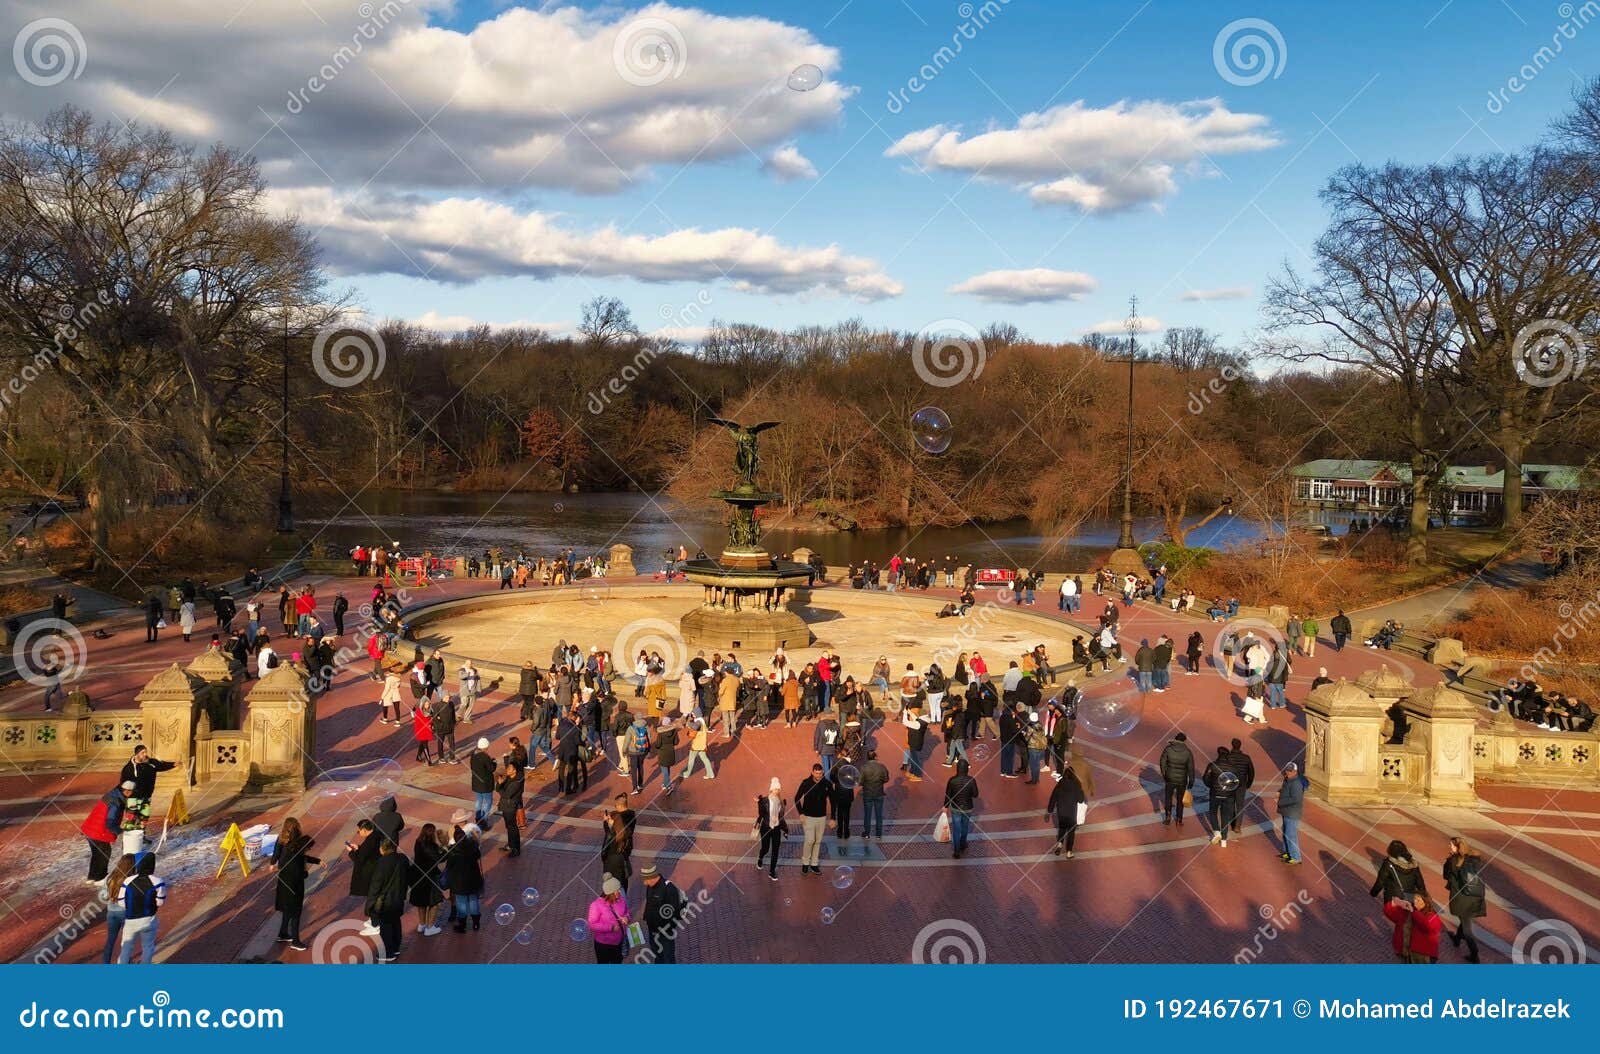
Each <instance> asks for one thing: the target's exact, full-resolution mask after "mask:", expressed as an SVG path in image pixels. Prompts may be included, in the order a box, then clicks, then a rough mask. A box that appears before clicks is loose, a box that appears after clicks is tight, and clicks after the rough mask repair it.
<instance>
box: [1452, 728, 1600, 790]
mask: <svg viewBox="0 0 1600 1054" xmlns="http://www.w3.org/2000/svg"><path fill="white" fill-rule="evenodd" d="M1472 765H1473V770H1474V774H1475V775H1476V777H1477V778H1478V779H1482V780H1492V781H1495V782H1504V783H1532V784H1550V783H1555V784H1563V785H1567V784H1574V783H1577V784H1582V785H1587V786H1591V787H1592V786H1596V785H1600V736H1596V735H1595V734H1594V733H1593V732H1551V731H1546V730H1544V729H1540V728H1534V727H1532V726H1530V725H1525V724H1519V723H1518V722H1516V721H1513V720H1512V719H1511V716H1510V715H1509V714H1507V713H1506V712H1505V711H1503V710H1502V711H1500V712H1498V713H1496V714H1495V715H1494V716H1493V717H1491V718H1489V719H1487V720H1484V721H1480V722H1479V723H1478V728H1477V729H1476V731H1475V732H1474V733H1473V736H1472Z"/></svg>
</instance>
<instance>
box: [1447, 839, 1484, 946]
mask: <svg viewBox="0 0 1600 1054" xmlns="http://www.w3.org/2000/svg"><path fill="white" fill-rule="evenodd" d="M1444 885H1445V889H1446V890H1447V891H1449V894H1450V914H1452V915H1454V916H1455V917H1456V928H1455V929H1454V930H1451V931H1450V943H1451V944H1452V945H1454V946H1455V947H1457V948H1459V947H1461V945H1462V943H1465V944H1466V946H1467V962H1469V963H1475V962H1478V961H1479V960H1478V938H1477V936H1476V935H1475V934H1474V933H1473V932H1472V920H1473V919H1481V918H1483V917H1484V916H1485V915H1487V914H1488V913H1489V912H1488V909H1487V907H1486V901H1487V900H1488V896H1489V890H1488V887H1487V886H1486V885H1485V884H1484V881H1483V858H1482V857H1480V856H1479V855H1478V854H1477V853H1474V852H1472V851H1471V850H1470V849H1468V848H1467V843H1466V841H1465V839H1462V838H1460V837H1459V836H1458V837H1455V838H1452V839H1450V852H1449V855H1447V856H1446V857H1445V861H1444Z"/></svg>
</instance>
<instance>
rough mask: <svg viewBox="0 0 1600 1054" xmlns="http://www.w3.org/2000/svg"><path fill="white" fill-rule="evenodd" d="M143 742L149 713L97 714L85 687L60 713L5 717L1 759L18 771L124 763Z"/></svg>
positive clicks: (0, 724) (107, 766)
mask: <svg viewBox="0 0 1600 1054" xmlns="http://www.w3.org/2000/svg"><path fill="white" fill-rule="evenodd" d="M143 741H144V718H143V715H141V714H139V713H138V712H137V711H133V712H128V711H120V712H119V711H109V712H106V713H95V712H94V711H93V710H91V709H89V703H88V697H87V696H85V695H83V693H81V692H75V693H73V696H72V698H71V699H69V700H68V702H67V704H66V705H65V706H63V707H62V708H61V710H60V711H58V712H56V713H50V714H6V715H4V716H3V717H0V763H3V764H4V766H5V767H7V768H10V769H12V770H28V769H38V768H53V767H58V766H59V767H63V768H65V767H73V768H89V769H101V768H105V769H112V768H118V767H120V766H121V765H122V763H123V762H125V761H127V760H128V755H129V754H130V753H131V752H132V750H133V747H134V745H135V744H136V743H141V742H143Z"/></svg>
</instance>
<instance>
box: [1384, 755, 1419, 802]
mask: <svg viewBox="0 0 1600 1054" xmlns="http://www.w3.org/2000/svg"><path fill="white" fill-rule="evenodd" d="M1427 770H1428V754H1427V751H1425V750H1423V749H1422V748H1421V747H1418V746H1412V745H1410V744H1408V743H1383V744H1380V745H1379V747H1378V788H1379V791H1380V792H1381V793H1382V794H1383V796H1384V798H1385V800H1387V801H1396V800H1405V799H1407V798H1421V797H1422V796H1423V791H1424V777H1425V775H1426V773H1427Z"/></svg>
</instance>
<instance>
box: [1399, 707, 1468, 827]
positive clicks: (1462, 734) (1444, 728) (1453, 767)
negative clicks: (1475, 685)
mask: <svg viewBox="0 0 1600 1054" xmlns="http://www.w3.org/2000/svg"><path fill="white" fill-rule="evenodd" d="M1404 705H1405V709H1406V715H1407V716H1408V717H1409V718H1411V727H1412V729H1413V730H1414V731H1413V734H1412V738H1411V739H1410V740H1409V742H1412V743H1415V744H1416V745H1418V746H1420V747H1422V749H1423V751H1424V755H1423V756H1424V757H1425V758H1426V764H1427V768H1426V769H1425V770H1424V772H1423V775H1422V787H1423V790H1424V791H1425V792H1426V793H1427V795H1428V801H1429V802H1430V803H1431V804H1433V805H1476V804H1477V803H1478V795H1477V792H1476V791H1475V790H1474V789H1473V786H1474V785H1473V776H1472V734H1473V732H1474V731H1476V729H1477V726H1478V721H1477V708H1476V707H1474V706H1473V705H1472V703H1471V702H1470V701H1468V699H1467V697H1466V696H1464V695H1462V694H1461V693H1460V692H1458V691H1456V690H1455V689H1453V688H1448V687H1446V686H1445V685H1442V684H1436V685H1432V686H1430V687H1428V688H1424V689H1422V690H1421V691H1420V692H1416V693H1414V694H1412V695H1410V696H1407V697H1406V700H1405V704H1404Z"/></svg>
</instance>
